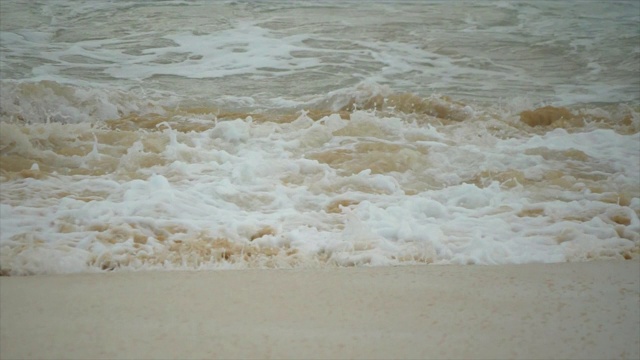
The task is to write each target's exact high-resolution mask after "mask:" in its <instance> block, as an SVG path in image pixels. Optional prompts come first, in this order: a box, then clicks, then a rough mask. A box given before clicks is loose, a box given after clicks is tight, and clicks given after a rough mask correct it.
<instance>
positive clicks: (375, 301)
mask: <svg viewBox="0 0 640 360" xmlns="http://www.w3.org/2000/svg"><path fill="white" fill-rule="evenodd" d="M639 301H640V261H639V260H637V259H636V260H627V261H617V260H613V261H591V262H578V263H560V264H526V265H465V266H458V265H430V266H429V265H427V266H400V267H359V268H325V269H295V270H220V271H197V272H191V271H168V272H164V271H154V272H114V273H103V274H70V275H37V276H25V277H0V358H2V359H14V358H67V359H80V358H92V359H107V358H109V359H124V358H127V359H141V358H145V359H159V358H211V359H213V358H222V359H229V358H241V359H244V358H261V359H268V358H273V359H280V358H292V359H293V358H301V359H304V358H361V359H365V358H366V359H374V358H407V359H409V358H464V359H471V358H495V359H499V358H520V359H525V358H565V359H570V358H576V359H577V358H581V359H585V358H616V359H624V358H628V359H634V358H639V357H640V337H639V336H638V334H640V306H639V305H640V302H639Z"/></svg>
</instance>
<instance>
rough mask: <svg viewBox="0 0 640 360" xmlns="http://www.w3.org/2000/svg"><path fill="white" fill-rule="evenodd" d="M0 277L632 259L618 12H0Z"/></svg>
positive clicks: (369, 8)
mask: <svg viewBox="0 0 640 360" xmlns="http://www.w3.org/2000/svg"><path fill="white" fill-rule="evenodd" d="M0 75H1V76H0V78H1V79H0V85H1V86H0V219H1V223H0V273H1V274H2V275H23V274H42V273H69V272H91V271H111V270H138V269H145V270H151V269H157V270H167V269H168V270H174V269H228V268H272V267H278V268H291V267H326V266H376V265H402V264H514V263H515V264H519V263H531V262H565V261H584V260H591V259H603V258H613V259H623V258H625V259H629V258H634V257H637V256H638V252H639V246H640V220H639V214H640V3H638V2H637V1H609V2H591V1H580V2H575V1H553V2H551V1H544V2H543V1H482V2H480V1H477V2H462V1H460V2H457V1H456V2H444V1H399V2H391V1H347V2H345V1H303V2H289V1H260V2H258V1H226V2H223V1H205V0H202V1H198V0H196V1H187V0H169V1H163V2H157V1H124V0H123V1H113V2H106V1H102V0H86V1H65V0H57V1H29V2H24V1H20V0H2V1H1V2H0Z"/></svg>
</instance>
